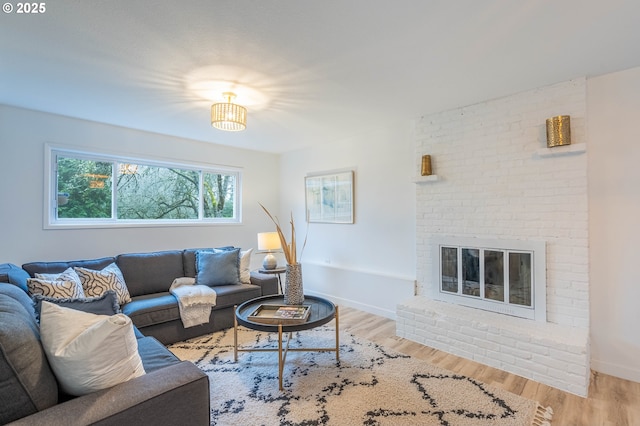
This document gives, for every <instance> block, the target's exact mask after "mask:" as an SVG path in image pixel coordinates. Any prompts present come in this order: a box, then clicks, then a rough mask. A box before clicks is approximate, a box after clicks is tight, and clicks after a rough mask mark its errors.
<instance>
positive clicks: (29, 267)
mask: <svg viewBox="0 0 640 426" xmlns="http://www.w3.org/2000/svg"><path fill="white" fill-rule="evenodd" d="M115 261H116V258H115V257H102V258H100V259H90V260H72V261H69V262H31V263H25V264H23V265H22V269H24V270H25V271H27V272H28V273H29V275H30V276H31V277H32V278H35V276H36V275H35V274H36V273H40V274H59V273H60V272H63V271H64V270H66V269H68V268H76V267H80V268H87V269H93V270H94V271H99V270H101V269H103V268H104V267H106V266H109V265H110V264H112V263H113V262H115Z"/></svg>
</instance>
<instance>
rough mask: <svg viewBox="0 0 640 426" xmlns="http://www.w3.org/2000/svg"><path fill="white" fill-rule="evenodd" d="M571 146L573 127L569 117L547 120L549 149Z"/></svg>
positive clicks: (562, 116) (561, 116)
mask: <svg viewBox="0 0 640 426" xmlns="http://www.w3.org/2000/svg"><path fill="white" fill-rule="evenodd" d="M563 145H571V125H570V118H569V116H568V115H559V116H557V117H551V118H547V147H548V148H553V147H555V146H563Z"/></svg>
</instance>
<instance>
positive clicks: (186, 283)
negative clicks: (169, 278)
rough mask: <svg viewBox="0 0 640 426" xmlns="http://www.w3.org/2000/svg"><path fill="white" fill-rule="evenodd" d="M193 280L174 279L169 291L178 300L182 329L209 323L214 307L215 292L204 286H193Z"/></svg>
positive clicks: (186, 278) (185, 278)
mask: <svg viewBox="0 0 640 426" xmlns="http://www.w3.org/2000/svg"><path fill="white" fill-rule="evenodd" d="M195 282H196V280H195V278H188V277H184V278H176V279H175V280H173V283H172V284H171V287H170V288H169V291H170V292H171V294H173V295H174V296H175V297H176V299H178V307H179V308H180V319H182V325H184V328H188V327H193V326H196V325H200V324H205V323H207V322H209V316H210V315H211V308H212V307H214V306H216V297H217V295H216V292H215V291H214V290H213V289H212V288H211V287H209V286H206V285H195Z"/></svg>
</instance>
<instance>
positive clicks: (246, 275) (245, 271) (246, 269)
mask: <svg viewBox="0 0 640 426" xmlns="http://www.w3.org/2000/svg"><path fill="white" fill-rule="evenodd" d="M252 252H253V249H252V248H250V249H249V250H245V251H241V252H240V282H241V283H242V284H251V269H250V268H251V253H252Z"/></svg>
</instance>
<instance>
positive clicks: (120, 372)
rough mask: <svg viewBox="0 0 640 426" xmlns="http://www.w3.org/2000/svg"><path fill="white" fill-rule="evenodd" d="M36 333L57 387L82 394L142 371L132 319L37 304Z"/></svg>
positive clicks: (112, 384)
mask: <svg viewBox="0 0 640 426" xmlns="http://www.w3.org/2000/svg"><path fill="white" fill-rule="evenodd" d="M40 317H41V320H40V337H41V340H42V347H43V348H44V352H45V354H46V355H47V359H48V360H49V364H50V365H51V369H52V370H53V373H54V374H55V376H56V378H57V379H58V383H59V384H60V387H61V388H62V390H63V391H64V392H66V393H68V394H69V395H76V396H80V395H86V394H88V393H92V392H95V391H98V390H101V389H106V388H110V387H112V386H115V385H117V384H119V383H122V382H125V381H127V380H130V379H133V378H135V377H139V376H142V375H143V374H145V371H144V368H143V366H142V359H141V358H140V355H139V354H138V342H137V340H136V337H135V334H134V331H133V323H132V322H131V319H130V318H129V317H127V316H126V315H124V314H116V315H112V316H107V315H95V314H90V313H86V312H81V311H76V310H74V309H69V308H64V307H62V306H57V305H54V304H53V303H49V302H47V301H43V302H42V311H41V314H40Z"/></svg>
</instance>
